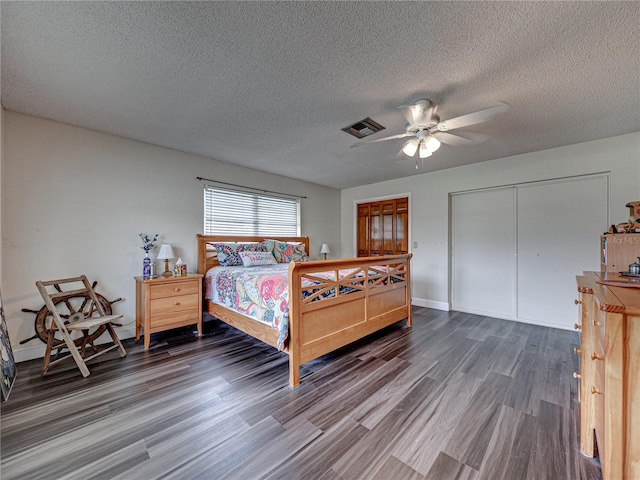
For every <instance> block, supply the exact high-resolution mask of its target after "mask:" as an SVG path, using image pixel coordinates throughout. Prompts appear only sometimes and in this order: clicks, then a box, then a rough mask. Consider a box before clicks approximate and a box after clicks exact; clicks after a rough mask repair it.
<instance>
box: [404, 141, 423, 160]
mask: <svg viewBox="0 0 640 480" xmlns="http://www.w3.org/2000/svg"><path fill="white" fill-rule="evenodd" d="M419 143H420V140H418V139H417V138H414V139H413V140H410V141H409V142H407V144H406V145H405V146H404V147H402V151H403V152H404V154H405V155H407V156H409V157H413V156H414V155H415V154H416V151H417V150H418V144H419Z"/></svg>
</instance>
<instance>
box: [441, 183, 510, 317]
mask: <svg viewBox="0 0 640 480" xmlns="http://www.w3.org/2000/svg"><path fill="white" fill-rule="evenodd" d="M451 202H452V232H451V233H452V246H451V252H452V259H451V269H452V285H451V303H452V307H453V309H454V310H459V311H463V312H469V313H477V314H480V315H488V316H492V317H498V318H507V319H514V318H515V315H516V310H515V294H516V293H515V292H516V290H515V281H516V276H515V271H516V270H515V268H516V257H515V247H516V237H515V235H516V224H515V218H516V215H515V189H514V188H505V189H496V190H484V191H480V192H470V193H463V194H457V195H453V196H452V197H451Z"/></svg>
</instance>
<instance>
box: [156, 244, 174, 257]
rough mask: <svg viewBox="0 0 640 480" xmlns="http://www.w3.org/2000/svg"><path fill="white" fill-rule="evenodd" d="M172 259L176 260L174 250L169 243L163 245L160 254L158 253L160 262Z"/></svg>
mask: <svg viewBox="0 0 640 480" xmlns="http://www.w3.org/2000/svg"><path fill="white" fill-rule="evenodd" d="M171 258H176V256H175V255H174V253H173V248H171V245H169V244H168V243H163V244H162V246H161V247H160V252H158V260H169V259H171Z"/></svg>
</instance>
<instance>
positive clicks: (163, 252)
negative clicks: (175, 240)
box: [158, 243, 176, 277]
mask: <svg viewBox="0 0 640 480" xmlns="http://www.w3.org/2000/svg"><path fill="white" fill-rule="evenodd" d="M173 258H176V255H175V254H174V253H173V248H172V247H171V245H169V244H168V243H163V244H162V245H161V246H160V252H158V260H164V272H162V276H163V277H170V276H171V275H172V274H171V272H170V271H169V260H171V259H173Z"/></svg>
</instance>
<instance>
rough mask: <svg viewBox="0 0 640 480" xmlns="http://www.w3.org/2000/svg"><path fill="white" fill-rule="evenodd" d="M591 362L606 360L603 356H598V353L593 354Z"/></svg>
mask: <svg viewBox="0 0 640 480" xmlns="http://www.w3.org/2000/svg"><path fill="white" fill-rule="evenodd" d="M591 360H604V357H603V356H602V355H598V354H597V353H592V354H591Z"/></svg>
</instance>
